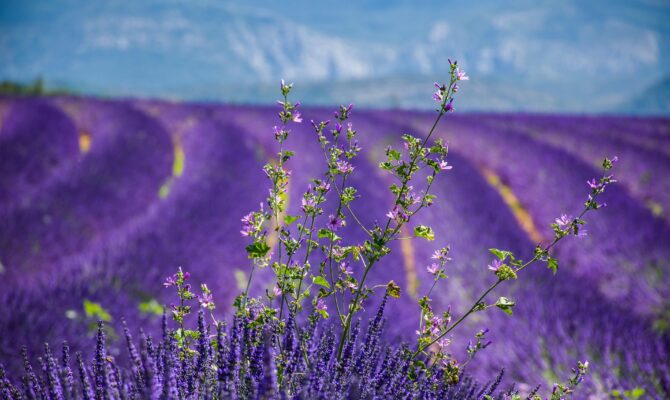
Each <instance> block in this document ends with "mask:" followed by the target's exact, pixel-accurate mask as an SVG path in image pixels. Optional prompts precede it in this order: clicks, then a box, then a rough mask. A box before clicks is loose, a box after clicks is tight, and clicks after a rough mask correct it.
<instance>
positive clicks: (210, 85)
mask: <svg viewBox="0 0 670 400" xmlns="http://www.w3.org/2000/svg"><path fill="white" fill-rule="evenodd" d="M334 10H337V12H333V11H334ZM667 20H670V3H668V2H659V1H652V0H648V1H643V2H637V3H635V4H632V3H630V2H627V1H620V0H619V1H605V0H594V1H590V2H588V3H584V2H582V1H578V0H566V1H562V2H558V3H557V2H550V1H534V0H519V1H516V2H513V3H510V2H498V1H490V0H487V1H480V2H470V3H467V5H466V4H465V3H451V2H448V1H442V0H429V1H425V2H420V3H417V2H410V1H404V0H395V1H377V0H375V1H366V2H352V3H350V4H347V5H346V6H342V4H341V3H340V2H335V1H323V2H319V3H318V5H316V3H315V2H313V1H307V0H296V1H294V2H291V4H290V5H289V6H287V5H286V4H283V3H280V2H274V1H270V0H260V1H257V2H254V5H253V6H251V5H249V4H248V3H243V2H240V3H234V2H220V1H210V0H194V1H188V2H182V1H177V0H170V1H162V0H146V1H142V2H123V1H113V2H104V3H103V4H100V3H99V2H97V3H91V2H84V1H81V0H35V1H31V2H15V3H14V4H11V5H9V3H8V2H5V3H4V4H0V53H2V55H3V56H2V59H1V60H0V79H9V80H13V81H24V82H25V81H29V80H32V79H34V78H35V77H36V76H39V75H41V76H43V77H44V80H45V83H46V84H47V86H49V87H54V86H56V87H68V88H72V89H74V90H77V91H80V92H84V93H91V94H101V95H107V96H141V97H161V98H171V99H172V98H174V99H183V100H203V99H207V100H220V101H228V102H230V101H244V102H250V103H262V102H266V101H267V96H266V95H264V94H261V93H264V92H265V91H267V90H269V89H271V88H274V87H275V86H276V84H277V82H278V81H279V79H281V78H285V79H288V80H291V81H295V82H296V84H297V85H296V89H299V88H300V87H304V88H309V89H308V90H306V91H305V94H307V96H304V97H301V98H302V99H303V100H304V101H306V102H310V103H315V102H323V103H329V104H331V103H336V102H339V101H343V100H342V98H343V97H345V96H342V95H341V94H342V93H344V91H347V95H346V98H347V99H355V100H357V102H358V103H359V104H360V105H364V106H367V107H388V106H395V105H401V106H403V107H412V108H430V107H432V106H433V104H432V103H431V101H430V94H431V93H430V90H431V84H432V82H433V81H434V80H445V79H447V78H448V65H449V64H448V58H449V57H451V58H452V59H453V58H455V59H458V60H459V63H460V64H461V65H462V66H463V68H464V69H465V70H466V71H467V72H468V73H469V74H470V76H471V77H472V80H471V82H470V83H469V84H468V85H467V86H468V87H467V88H466V87H465V86H466V85H464V88H463V89H464V90H463V91H462V95H463V97H462V98H461V99H459V106H460V107H461V110H465V111H467V110H500V111H540V112H570V113H603V112H604V113H607V112H619V111H621V110H623V111H625V112H628V113H638V112H639V113H648V112H655V111H654V110H656V109H655V108H653V105H650V106H651V107H652V109H650V110H646V109H642V108H641V104H642V103H638V105H637V106H636V107H624V106H625V105H627V104H628V101H629V100H630V97H629V96H628V95H627V91H626V90H622V87H623V86H625V85H630V83H629V82H630V80H631V77H634V79H635V85H636V87H641V88H643V87H647V86H652V85H654V84H655V83H656V82H657V81H658V80H659V79H660V78H662V77H663V76H664V75H665V74H666V73H667V71H668V70H670V59H669V58H668V57H667V54H670V29H668V27H667V23H665V22H664V21H667ZM666 92H667V90H666ZM391 93H393V94H391ZM644 104H646V103H644Z"/></svg>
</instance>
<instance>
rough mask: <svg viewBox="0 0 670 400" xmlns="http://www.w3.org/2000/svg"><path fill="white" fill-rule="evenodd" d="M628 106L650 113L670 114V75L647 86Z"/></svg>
mask: <svg viewBox="0 0 670 400" xmlns="http://www.w3.org/2000/svg"><path fill="white" fill-rule="evenodd" d="M627 108H630V109H637V110H639V112H640V113H644V114H649V115H668V114H670V76H668V77H665V78H664V79H663V80H661V81H659V82H658V83H656V84H655V85H653V86H651V87H649V88H647V89H646V90H645V91H644V92H643V93H642V94H640V95H638V96H637V97H635V98H634V99H633V100H631V101H630V102H629V103H628V104H627Z"/></svg>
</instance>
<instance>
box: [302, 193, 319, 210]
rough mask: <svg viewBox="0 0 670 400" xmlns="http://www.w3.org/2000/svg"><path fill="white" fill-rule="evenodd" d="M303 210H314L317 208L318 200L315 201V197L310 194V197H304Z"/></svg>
mask: <svg viewBox="0 0 670 400" xmlns="http://www.w3.org/2000/svg"><path fill="white" fill-rule="evenodd" d="M301 202H302V207H301V208H302V210H303V211H304V212H309V211H310V210H313V209H314V208H316V201H314V197H312V196H308V197H306V198H305V197H303V198H302V200H301Z"/></svg>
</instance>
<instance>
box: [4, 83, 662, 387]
mask: <svg viewBox="0 0 670 400" xmlns="http://www.w3.org/2000/svg"><path fill="white" fill-rule="evenodd" d="M276 111H277V109H276V108H274V107H260V106H259V107H253V106H240V105H225V104H214V103H212V104H209V103H172V102H167V101H152V100H100V99H96V98H86V97H67V96H63V97H40V98H12V97H5V98H0V363H2V364H4V365H5V367H6V368H7V369H8V370H10V371H18V370H19V369H20V368H21V367H22V363H23V361H22V359H21V356H20V353H21V346H22V345H24V344H25V345H26V346H28V349H29V351H30V352H32V353H33V354H36V353H38V352H39V351H41V349H42V346H43V343H44V342H49V343H51V344H52V347H57V346H58V345H60V342H61V341H62V340H64V339H67V341H68V342H69V344H70V346H71V347H72V348H73V349H75V350H81V351H84V352H85V354H89V352H90V349H92V347H91V346H90V343H92V342H93V341H94V340H95V339H94V336H95V332H96V322H97V321H98V320H100V319H102V320H105V321H106V322H107V323H108V326H109V328H110V329H108V331H107V332H108V351H109V353H110V354H111V355H112V356H115V357H118V358H119V359H123V358H124V357H126V355H125V353H124V352H123V351H122V350H123V349H124V344H123V343H124V342H123V328H122V321H124V320H125V321H127V322H128V325H129V326H130V327H131V330H132V331H133V334H138V329H139V327H140V326H141V327H142V328H143V329H144V330H145V331H147V332H157V331H158V330H159V328H160V319H161V315H162V311H161V305H162V304H170V303H171V302H173V301H174V300H172V299H171V297H170V293H168V291H166V290H165V289H164V288H163V286H162V284H161V283H162V282H163V280H164V278H165V277H166V276H168V275H170V274H172V273H173V272H174V271H175V270H176V269H177V268H178V267H180V266H181V267H183V268H184V270H188V271H189V272H190V273H191V275H192V276H193V278H194V279H195V281H197V282H200V281H205V282H207V284H208V286H209V288H210V289H211V290H212V292H213V293H214V298H215V300H216V302H217V304H218V307H217V309H216V310H215V313H216V314H217V315H219V316H226V315H230V313H231V312H232V303H233V300H234V298H235V296H237V295H238V294H239V292H240V290H241V289H244V283H245V282H246V278H245V276H246V274H248V273H249V260H248V259H247V257H246V254H245V253H244V246H245V245H246V244H247V243H246V241H245V240H244V238H243V237H242V236H241V235H240V229H241V222H240V218H242V216H244V215H245V214H247V213H248V212H250V211H251V210H253V209H256V208H257V207H258V204H259V203H261V202H263V201H264V199H265V197H266V196H267V185H266V180H265V176H264V174H263V171H262V169H261V167H262V165H263V164H264V162H265V161H266V160H267V159H268V158H270V157H273V155H274V153H275V151H276V150H275V148H274V146H275V142H274V137H273V135H272V126H273V125H275V124H276ZM302 113H303V116H304V118H305V119H306V121H309V120H310V119H314V120H315V121H316V120H322V119H327V118H329V116H330V115H331V110H329V109H319V108H305V109H303V110H302ZM433 120H434V115H433V113H429V112H418V111H417V112H409V111H391V110H389V111H380V110H367V111H366V110H358V109H355V110H354V112H353V114H352V117H351V121H352V122H353V123H354V124H355V126H356V129H357V130H358V132H359V136H358V138H359V141H360V145H361V147H363V148H364V149H365V150H366V153H365V154H366V155H367V158H361V159H359V160H358V161H356V162H355V163H354V167H355V168H356V170H357V174H356V175H354V176H352V180H353V181H352V182H351V184H352V185H353V186H355V187H357V188H359V195H361V196H362V199H365V200H366V201H365V202H355V203H352V208H353V210H354V211H355V212H356V214H357V215H359V216H360V217H361V219H362V220H363V221H362V222H363V223H364V224H366V225H372V224H373V223H374V222H375V221H381V220H382V219H384V218H385V214H386V213H387V212H388V210H387V209H386V208H385V207H379V206H376V207H374V208H369V209H368V208H365V207H366V205H371V204H375V205H379V204H389V205H391V204H392V202H393V198H392V197H391V194H390V193H389V192H388V191H387V190H386V187H387V186H388V185H389V184H390V183H391V182H390V181H388V176H386V175H384V174H382V171H381V170H380V169H379V168H378V164H379V162H380V161H383V160H382V157H383V154H384V149H385V148H386V146H387V145H389V144H394V145H396V144H398V143H399V140H400V136H401V134H403V133H413V134H416V135H422V134H424V135H425V132H427V131H428V129H429V128H430V125H431V124H432V122H433ZM436 136H437V137H440V138H443V139H444V140H445V141H447V142H448V143H449V150H450V152H449V156H448V160H449V164H450V165H453V170H452V171H450V173H449V174H447V175H446V177H445V178H444V179H441V180H439V181H436V184H435V187H434V191H435V194H436V195H437V196H438V197H437V200H436V202H435V204H434V205H433V206H432V207H430V208H428V209H427V210H426V211H425V212H423V213H422V214H420V215H417V217H416V218H417V220H416V221H414V220H413V221H412V223H413V225H419V224H430V225H431V226H432V227H433V229H434V230H435V234H436V237H438V238H439V240H440V241H442V242H443V243H433V242H427V241H405V240H402V241H395V242H393V243H392V244H391V247H392V251H393V253H392V256H391V257H387V258H385V259H384V261H383V265H381V266H380V268H377V269H374V270H372V272H371V277H370V278H369V279H370V282H371V284H376V283H381V284H385V283H386V282H387V281H388V280H389V279H391V278H392V279H394V280H395V281H396V282H397V283H398V284H399V285H400V287H401V289H402V295H401V297H400V298H399V299H393V300H392V301H389V303H388V304H387V314H386V315H387V317H388V320H387V322H386V326H385V329H384V332H385V333H384V334H385V336H386V337H387V338H388V339H389V340H393V341H396V340H397V341H398V342H400V341H410V340H414V339H415V337H416V334H415V331H416V328H417V326H416V325H417V320H416V318H415V317H414V316H415V315H417V313H418V312H419V307H418V305H417V298H418V297H419V296H420V295H422V293H424V292H425V291H426V289H427V287H429V286H430V284H431V280H432V276H431V275H430V274H429V272H427V271H426V266H427V265H429V264H430V256H431V254H432V253H433V251H435V250H436V249H437V248H438V247H440V246H442V245H446V244H449V245H450V246H451V250H452V257H453V262H452V263H451V264H450V265H449V267H448V269H447V274H448V275H449V279H448V280H446V281H445V282H446V283H445V284H444V285H443V286H441V287H440V288H439V291H438V292H435V293H434V294H433V297H434V304H433V305H434V307H435V308H438V309H446V308H447V307H448V306H449V305H451V307H452V308H453V309H454V310H455V311H456V312H461V313H462V312H464V311H466V310H467V307H468V306H469V304H471V303H472V301H473V300H474V299H475V297H476V295H477V293H479V292H481V291H482V290H483V289H484V288H485V284H486V282H487V281H486V277H487V276H489V275H490V271H488V270H487V268H486V266H487V264H488V263H489V262H490V261H491V260H490V258H491V257H490V253H489V252H488V250H487V249H489V248H492V247H495V248H501V249H502V248H504V249H509V250H511V251H514V252H515V254H518V255H520V256H522V257H529V256H532V251H533V248H534V246H535V244H536V243H538V242H543V241H547V240H549V239H550V238H551V235H552V231H551V228H550V227H549V225H550V224H551V223H552V222H553V221H554V219H555V218H556V217H557V216H558V215H561V214H563V213H568V214H575V213H577V212H578V211H579V207H580V205H581V204H582V203H583V197H584V193H585V191H586V189H587V188H588V187H587V183H586V182H587V180H588V179H590V178H592V177H593V176H597V175H598V165H599V163H600V160H601V159H602V158H603V156H605V155H608V156H609V155H617V156H618V157H619V160H620V161H619V164H618V165H617V170H616V176H617V179H618V182H617V183H616V184H614V185H612V186H611V187H610V188H608V190H607V192H606V193H605V194H604V195H603V199H604V201H605V202H606V203H607V208H606V209H605V210H604V211H603V212H599V213H597V215H593V216H592V217H591V218H590V220H589V223H588V225H587V226H586V229H587V232H588V235H587V236H586V237H584V238H580V239H575V240H571V241H569V242H566V243H564V244H562V245H561V246H559V248H558V250H557V255H558V258H559V260H560V269H559V271H558V275H557V276H554V275H553V274H552V272H551V271H550V270H548V269H547V268H544V267H540V266H538V267H537V268H529V269H528V273H527V275H526V277H525V279H522V280H519V281H514V282H513V283H512V284H511V285H510V286H509V287H507V288H505V289H504V291H500V293H498V292H496V293H494V294H495V295H505V296H507V295H511V296H513V297H514V298H515V299H516V300H517V302H518V305H517V306H516V308H515V311H514V315H513V316H511V317H510V316H508V315H506V314H504V313H502V312H500V313H485V314H484V313H482V314H481V316H480V314H477V315H475V317H473V318H472V319H470V320H468V321H467V322H466V324H465V327H464V328H463V329H460V330H459V331H458V332H454V335H453V336H452V337H451V338H452V343H453V346H454V347H453V350H452V351H453V352H454V353H455V354H456V356H457V357H458V356H459V355H460V356H463V355H464V354H465V351H466V350H465V345H466V344H467V342H468V339H469V338H471V337H472V335H473V333H474V332H476V331H477V330H479V329H483V328H489V329H490V333H489V334H488V336H487V337H488V338H489V339H491V340H492V342H493V343H492V344H491V346H489V347H488V348H486V349H485V350H483V351H482V352H481V354H478V355H477V360H476V362H473V363H472V364H470V365H468V366H467V369H466V373H467V374H469V375H472V376H473V377H474V378H475V379H477V380H480V381H482V382H485V381H488V380H490V379H492V378H494V377H495V376H496V375H497V374H498V373H499V372H500V371H501V369H504V370H505V377H506V378H505V379H506V380H507V381H508V382H515V383H516V384H517V386H518V389H520V390H521V391H522V392H524V391H525V392H526V393H527V392H529V391H530V390H532V388H534V387H535V386H536V385H538V384H543V385H548V386H549V387H550V386H551V385H552V384H553V383H554V382H556V381H557V380H560V379H565V378H566V377H567V376H568V375H569V374H570V368H571V367H573V365H574V363H575V361H576V360H578V359H579V360H585V359H586V360H589V363H590V365H591V372H590V373H589V375H588V377H587V378H586V379H585V381H584V383H583V385H584V387H583V388H581V389H580V391H579V393H578V394H577V396H576V397H577V398H589V396H591V397H590V398H609V397H611V396H613V394H612V393H616V391H619V393H623V392H624V391H633V390H635V389H643V390H644V393H645V396H648V398H659V399H660V398H668V396H670V362H669V361H668V360H670V300H669V299H670V284H669V282H670V179H668V177H669V176H670V119H667V118H638V117H618V116H617V117H614V116H603V117H597V116H574V117H573V116H555V115H540V114H461V115H459V114H454V115H449V116H448V118H446V120H445V121H444V123H443V124H441V125H440V126H439V128H438V130H437V132H436ZM287 146H288V148H289V149H290V150H292V151H295V153H296V155H297V157H296V158H295V159H294V160H291V161H290V162H289V163H288V164H287V168H288V169H289V170H291V171H292V174H291V177H290V181H289V196H288V207H289V213H293V214H297V213H298V212H299V211H298V210H299V208H300V198H301V196H302V193H303V192H304V190H305V188H306V187H307V185H308V184H309V180H310V178H312V177H314V176H317V175H319V174H320V173H321V172H322V171H323V170H324V169H325V168H326V167H325V164H324V160H323V156H322V153H321V149H320V147H319V143H318V140H317V137H316V136H315V133H314V131H313V130H312V128H311V126H310V125H309V123H303V124H300V125H294V126H293V127H292V136H291V139H290V141H288V142H287ZM369 182H374V184H373V185H372V186H371V185H369V184H368V183H369ZM405 229H408V228H405ZM343 231H344V232H346V234H347V237H350V238H353V239H362V238H361V236H362V235H363V233H362V232H361V231H360V230H358V229H357V227H356V226H355V225H354V224H351V226H347V227H345V228H343ZM270 239H271V240H270V242H271V244H272V237H271V238H270ZM353 239H352V240H353ZM274 244H276V238H275V239H274ZM264 273H265V275H266V276H264V275H263V274H264ZM260 274H261V275H260V279H256V280H255V281H254V287H253V291H254V292H255V293H263V292H264V291H265V290H266V289H268V288H269V289H270V290H271V286H268V285H270V284H271V283H270V282H271V280H272V276H271V271H268V270H262V271H260ZM375 311H376V309H374V308H372V309H370V310H366V313H367V314H368V315H371V314H373V313H374V312H375ZM403 316H408V317H407V318H404V317H403ZM89 355H90V354H89Z"/></svg>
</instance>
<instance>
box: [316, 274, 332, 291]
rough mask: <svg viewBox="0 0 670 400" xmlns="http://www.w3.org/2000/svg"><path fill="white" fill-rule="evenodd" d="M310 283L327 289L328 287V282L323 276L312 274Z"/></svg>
mask: <svg viewBox="0 0 670 400" xmlns="http://www.w3.org/2000/svg"><path fill="white" fill-rule="evenodd" d="M312 283H314V284H315V285H319V286H323V287H325V288H327V289H330V283H328V281H327V280H326V278H324V277H323V276H314V277H312Z"/></svg>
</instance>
